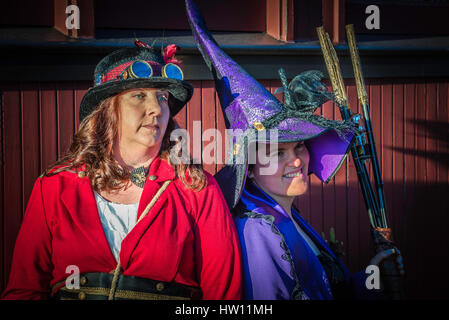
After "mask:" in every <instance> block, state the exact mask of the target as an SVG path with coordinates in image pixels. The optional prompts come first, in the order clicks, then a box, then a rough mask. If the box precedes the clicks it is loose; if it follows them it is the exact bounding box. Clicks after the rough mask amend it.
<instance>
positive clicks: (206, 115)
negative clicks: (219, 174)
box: [201, 80, 216, 175]
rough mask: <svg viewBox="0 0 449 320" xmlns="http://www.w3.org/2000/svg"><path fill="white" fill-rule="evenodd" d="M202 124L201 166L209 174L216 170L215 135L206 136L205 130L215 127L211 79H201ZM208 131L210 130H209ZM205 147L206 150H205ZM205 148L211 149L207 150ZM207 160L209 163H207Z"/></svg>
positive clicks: (213, 92) (213, 90)
mask: <svg viewBox="0 0 449 320" xmlns="http://www.w3.org/2000/svg"><path fill="white" fill-rule="evenodd" d="M201 101H202V104H201V108H202V112H201V113H202V114H201V119H202V125H203V131H202V135H203V138H202V140H203V160H202V161H203V167H204V169H205V170H206V171H207V172H209V173H210V174H212V175H213V174H215V171H216V161H215V157H216V151H215V150H214V149H213V148H214V147H216V141H215V135H210V136H209V138H207V137H206V136H205V135H207V132H208V130H209V129H215V86H214V82H213V81H212V80H206V81H203V85H202V98H201ZM209 132H210V131H209ZM205 149H206V151H205ZM207 150H212V151H211V152H208V151H207ZM208 162H209V163H208Z"/></svg>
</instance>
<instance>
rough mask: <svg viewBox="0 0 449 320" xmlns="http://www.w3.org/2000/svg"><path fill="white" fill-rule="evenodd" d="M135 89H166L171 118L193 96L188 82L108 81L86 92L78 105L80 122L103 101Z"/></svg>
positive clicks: (157, 78) (156, 78)
mask: <svg viewBox="0 0 449 320" xmlns="http://www.w3.org/2000/svg"><path fill="white" fill-rule="evenodd" d="M136 88H163V89H166V90H167V91H168V92H169V93H170V94H171V96H172V103H171V104H170V115H171V116H172V117H173V116H174V115H176V114H177V113H178V112H179V111H180V110H181V109H182V107H183V106H184V105H185V104H186V103H187V102H188V101H189V100H190V98H191V97H192V94H193V88H192V86H191V85H190V84H189V83H188V82H186V81H183V80H177V79H171V78H163V77H152V78H139V79H129V80H121V81H109V82H106V83H104V84H101V85H98V86H95V87H93V88H90V89H89V90H88V91H87V92H86V94H85V95H84V97H83V99H82V100H81V104H80V122H81V121H82V120H83V119H84V118H85V117H86V116H87V115H89V114H90V113H91V112H92V111H93V110H94V109H95V108H97V107H98V105H99V104H100V103H101V102H102V101H103V100H105V99H107V98H109V97H112V96H114V95H116V94H119V93H121V92H123V91H126V90H130V89H136Z"/></svg>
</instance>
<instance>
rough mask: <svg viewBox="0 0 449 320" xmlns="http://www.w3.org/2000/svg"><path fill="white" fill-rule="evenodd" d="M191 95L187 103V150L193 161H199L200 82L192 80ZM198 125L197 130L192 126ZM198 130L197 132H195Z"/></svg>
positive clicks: (200, 126) (200, 143)
mask: <svg viewBox="0 0 449 320" xmlns="http://www.w3.org/2000/svg"><path fill="white" fill-rule="evenodd" d="M191 84H192V86H193V89H194V90H193V96H192V98H191V99H190V101H189V102H188V103H187V130H188V132H189V138H190V141H189V145H190V146H189V148H190V149H189V150H190V152H189V153H190V155H191V157H192V158H193V162H194V163H197V164H199V163H201V151H202V142H201V132H202V125H201V97H202V82H201V81H192V82H191ZM195 126H196V127H198V130H196V129H194V127H195ZM197 131H198V132H197Z"/></svg>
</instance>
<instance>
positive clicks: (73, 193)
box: [61, 175, 116, 268]
mask: <svg viewBox="0 0 449 320" xmlns="http://www.w3.org/2000/svg"><path fill="white" fill-rule="evenodd" d="M75 179H76V180H75V183H73V182H72V181H70V184H67V185H63V186H62V191H61V200H62V203H63V204H64V206H65V208H66V209H67V211H68V212H69V214H70V218H71V220H72V222H73V224H74V226H73V228H74V229H75V230H74V231H75V232H79V233H80V236H82V237H84V238H85V239H87V243H89V244H90V245H91V249H89V250H90V251H91V252H95V254H94V255H95V258H96V259H100V260H101V263H102V264H106V265H111V266H112V268H114V266H115V263H116V261H115V257H114V255H113V253H112V251H111V248H110V247H109V244H108V241H107V239H106V235H105V233H104V230H103V226H102V224H101V220H100V215H99V214H98V207H97V202H96V201H95V197H94V194H93V190H92V187H91V185H90V181H89V178H88V177H87V176H86V177H84V176H82V177H80V175H78V178H75ZM67 180H68V179H67Z"/></svg>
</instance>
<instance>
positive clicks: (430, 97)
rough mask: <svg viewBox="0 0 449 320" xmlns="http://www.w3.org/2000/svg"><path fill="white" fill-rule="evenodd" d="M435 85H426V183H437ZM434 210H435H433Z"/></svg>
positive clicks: (433, 83)
mask: <svg viewBox="0 0 449 320" xmlns="http://www.w3.org/2000/svg"><path fill="white" fill-rule="evenodd" d="M437 121H438V119H437V84H436V83H435V82H431V83H426V125H425V132H426V154H427V156H426V168H427V183H428V184H433V183H435V182H437V168H436V163H437V161H438V158H437V154H436V152H437V145H436V143H437V140H438V138H439V137H438V136H437V132H436V130H435V129H436V128H437V126H436V122H437ZM434 208H435V207H434ZM435 209H436V208H435Z"/></svg>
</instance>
